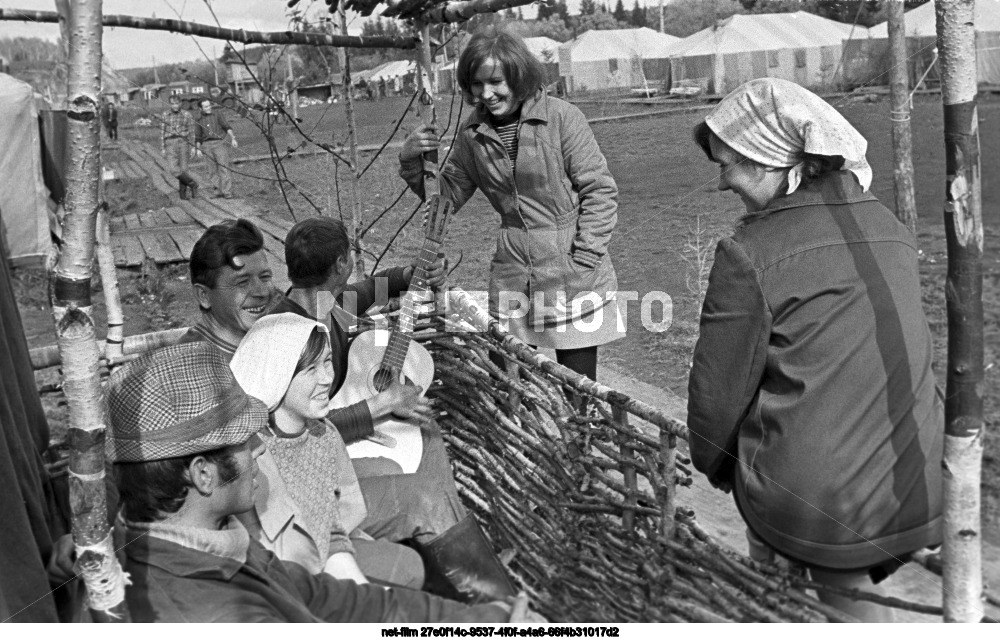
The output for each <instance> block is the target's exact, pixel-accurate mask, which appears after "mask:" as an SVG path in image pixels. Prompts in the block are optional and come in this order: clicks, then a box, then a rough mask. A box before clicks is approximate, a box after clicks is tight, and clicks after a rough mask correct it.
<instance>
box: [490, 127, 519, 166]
mask: <svg viewBox="0 0 1000 641" xmlns="http://www.w3.org/2000/svg"><path fill="white" fill-rule="evenodd" d="M520 124H521V123H520V122H518V121H517V120H515V121H514V122H512V123H508V124H506V125H495V126H494V128H495V129H496V131H497V135H498V136H500V142H502V143H503V148H504V149H506V150H507V158H508V159H510V170H511V171H515V167H516V166H517V130H518V127H519V126H520Z"/></svg>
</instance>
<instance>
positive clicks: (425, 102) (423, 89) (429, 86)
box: [413, 21, 441, 203]
mask: <svg viewBox="0 0 1000 641" xmlns="http://www.w3.org/2000/svg"><path fill="white" fill-rule="evenodd" d="M413 27H414V29H415V30H416V31H417V34H418V36H419V37H418V40H419V42H418V43H417V77H418V80H419V82H420V87H419V88H418V89H417V91H418V92H420V95H419V96H418V98H417V101H418V103H419V104H420V110H421V116H422V117H423V120H424V124H425V125H427V126H429V127H431V128H433V129H435V133H437V130H436V128H437V110H436V109H435V105H434V84H433V82H432V80H431V76H432V74H433V68H434V67H433V64H434V57H433V56H432V55H431V28H430V24H429V23H427V22H420V21H416V22H414V25H413ZM423 180H424V201H425V202H428V203H429V202H431V199H432V198H433V197H434V196H437V195H439V194H440V193H441V188H440V186H439V185H438V152H437V150H434V151H428V152H427V153H425V154H424V178H423Z"/></svg>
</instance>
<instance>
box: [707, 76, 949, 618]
mask: <svg viewBox="0 0 1000 641" xmlns="http://www.w3.org/2000/svg"><path fill="white" fill-rule="evenodd" d="M695 138H696V140H697V142H698V143H699V145H700V146H701V147H702V149H703V150H704V151H705V153H706V154H707V155H708V157H709V159H710V160H712V161H714V162H716V163H718V164H719V165H720V171H721V173H720V178H719V189H720V190H731V191H733V192H735V193H736V194H737V195H739V196H740V197H741V198H742V199H743V202H744V204H745V205H746V209H747V214H746V216H744V217H743V218H742V219H741V220H740V221H739V223H738V225H737V229H736V232H735V233H734V234H733V236H732V237H730V238H726V239H723V240H722V241H720V242H719V246H718V248H717V250H716V256H715V263H714V265H713V267H712V272H711V276H710V278H709V286H708V291H707V296H706V299H705V304H704V308H703V310H702V316H701V326H700V333H699V338H698V343H697V345H696V347H695V354H694V365H693V369H692V371H691V379H690V382H689V389H688V425H689V428H690V432H691V454H692V458H693V461H694V464H695V467H697V468H698V469H699V470H700V471H701V472H703V473H705V474H706V475H707V476H708V477H709V479H710V480H711V482H712V483H713V484H714V485H715V486H716V487H719V488H721V489H724V490H727V491H728V490H730V489H731V490H733V491H734V492H735V498H736V504H737V506H738V507H739V510H740V513H741V514H742V516H743V518H744V520H745V521H746V523H747V526H748V532H747V536H748V539H749V540H750V551H751V556H754V557H755V558H758V559H767V558H769V557H773V554H774V553H778V554H780V555H782V556H785V557H787V558H789V559H791V560H793V561H798V562H799V563H800V564H802V565H804V566H805V567H806V568H808V569H809V571H810V573H811V574H812V576H813V578H814V579H815V580H816V581H818V582H821V583H826V584H829V585H836V586H840V587H849V588H853V587H857V588H861V589H868V590H872V589H873V587H872V584H871V581H874V582H876V583H877V582H878V581H879V580H881V579H882V578H885V576H887V575H888V573H891V572H892V571H893V570H895V569H896V568H898V567H899V566H900V565H901V564H902V563H903V562H905V560H906V559H907V558H908V555H909V554H910V553H911V552H913V551H914V550H917V549H919V548H922V547H925V546H928V545H934V544H937V543H939V542H940V540H941V532H940V531H941V451H942V442H943V424H944V418H943V406H942V404H941V402H940V399H939V396H938V395H937V393H936V389H935V382H934V376H933V373H932V372H931V354H932V349H931V336H930V332H929V330H928V327H927V321H926V319H925V317H924V312H923V309H922V307H921V293H920V280H919V275H918V271H917V247H916V243H915V239H914V238H913V235H912V234H911V233H910V231H909V230H908V229H907V228H906V227H905V226H904V225H902V224H901V223H899V222H898V221H897V220H896V218H895V216H894V215H893V214H892V212H890V211H889V210H888V209H886V208H885V207H883V206H882V205H881V204H880V203H879V202H878V201H877V200H876V199H875V198H874V197H873V196H872V195H871V194H869V193H868V187H869V185H870V183H871V168H870V167H869V166H868V163H867V161H866V160H865V150H866V148H867V142H866V141H865V139H864V138H863V137H862V136H861V135H860V134H859V133H858V132H857V131H856V130H855V129H854V128H853V127H852V126H851V125H850V124H849V123H848V122H847V121H846V120H845V119H844V118H843V116H841V115H840V114H839V113H837V112H836V111H835V110H834V109H833V108H832V107H831V106H830V105H828V104H827V103H826V102H824V101H823V100H821V99H820V98H819V97H818V96H816V95H814V94H812V93H811V92H809V91H807V90H805V89H803V88H801V87H799V86H798V85H795V84H793V83H791V82H787V81H783V80H778V79H773V78H767V79H760V80H754V81H752V82H749V83H747V84H745V85H743V86H742V87H740V88H738V89H737V90H736V91H734V92H733V93H732V94H730V95H729V96H727V97H726V98H725V100H723V102H722V103H720V104H719V106H718V107H717V108H716V109H715V110H714V111H713V112H712V114H711V115H709V116H708V117H707V118H706V119H705V121H704V122H703V123H701V124H700V125H698V127H696V129H695ZM875 589H877V588H875ZM819 596H820V598H821V599H823V600H824V601H826V602H828V603H830V604H832V605H835V606H837V607H839V608H841V609H843V610H845V611H847V612H848V613H849V614H852V615H854V616H856V617H858V618H859V619H862V620H873V621H874V620H887V619H891V616H892V614H891V611H890V610H888V609H887V608H882V607H880V606H875V605H873V604H871V603H867V602H860V601H859V602H854V601H851V600H849V599H845V598H842V597H837V596H836V595H832V594H830V593H825V592H822V591H820V594H819Z"/></svg>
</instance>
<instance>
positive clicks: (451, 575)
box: [271, 218, 514, 600]
mask: <svg viewBox="0 0 1000 641" xmlns="http://www.w3.org/2000/svg"><path fill="white" fill-rule="evenodd" d="M285 262H286V264H287V266H288V277H289V280H291V281H292V287H291V288H290V289H289V290H288V292H287V293H286V295H285V298H284V299H283V300H281V301H280V302H278V304H277V305H276V306H275V307H274V309H272V310H271V313H281V312H292V313H296V314H300V315H302V316H307V317H310V318H313V319H315V320H319V321H320V322H323V323H325V324H328V326H329V329H330V343H331V349H332V352H333V370H334V383H333V387H332V388H331V395H335V394H336V393H337V391H338V390H339V389H340V387H341V386H342V385H343V383H344V377H345V373H346V372H347V370H348V347H349V342H350V341H349V336H348V330H349V328H350V326H351V325H353V324H355V323H357V315H359V314H360V313H364V312H365V311H366V310H368V309H369V308H371V306H372V305H373V304H375V303H381V304H383V305H384V304H385V303H386V302H388V299H389V297H391V296H396V295H399V294H400V293H402V292H404V291H406V289H407V288H408V287H409V285H410V281H411V279H413V275H414V271H419V272H420V273H421V274H422V275H423V279H422V282H421V283H420V284H421V286H436V285H440V284H441V283H443V282H444V279H445V276H446V271H445V261H444V259H443V258H442V257H440V256H439V257H438V258H437V260H435V261H434V262H432V263H430V264H427V263H426V261H425V263H424V264H423V265H422V267H421V268H420V269H419V270H417V269H416V268H415V266H410V267H406V268H402V267H394V268H391V269H387V270H384V271H382V272H379V273H378V274H376V275H374V276H371V277H369V278H367V279H364V280H361V281H359V282H357V283H353V284H350V285H348V284H347V281H348V278H349V276H350V274H351V272H352V271H353V269H354V260H353V258H352V257H351V253H350V241H349V239H348V234H347V229H346V228H345V227H344V225H343V223H341V222H340V221H338V220H335V219H332V218H311V219H307V220H303V221H301V222H299V223H297V224H296V225H295V226H294V227H292V229H291V230H290V231H289V233H288V236H287V238H286V239H285ZM352 312H355V313H352ZM421 392H422V390H421V389H420V388H419V387H417V386H415V385H413V384H410V383H408V382H407V383H403V382H400V381H399V380H393V381H392V382H391V383H390V384H389V385H388V387H387V388H386V389H384V390H383V391H381V392H378V393H377V394H375V395H374V396H372V397H370V398H368V399H366V400H363V401H360V402H358V403H354V404H352V405H349V406H347V407H344V408H339V409H336V410H333V411H332V412H331V413H330V415H329V419H330V420H331V421H332V422H333V423H334V425H336V426H337V429H338V430H339V431H340V433H341V435H342V436H343V438H344V441H345V442H346V443H347V444H348V445H350V444H351V443H353V442H356V441H359V440H360V439H366V438H372V437H375V439H376V440H377V439H378V434H376V430H375V425H376V423H377V422H379V421H380V420H382V419H384V418H388V417H393V418H396V419H400V420H406V421H415V422H417V423H419V424H420V426H421V437H422V441H423V442H422V451H421V452H420V461H419V466H418V467H417V468H416V471H415V472H413V473H403V469H402V468H401V467H400V466H399V465H398V464H397V463H396V462H394V461H393V460H391V459H389V458H386V457H373V458H353V457H352V462H353V463H354V468H355V471H356V472H357V476H358V480H359V483H360V485H361V491H362V494H363V495H364V498H365V502H366V504H367V505H368V508H369V513H374V512H377V513H381V514H384V515H385V516H386V518H385V519H384V523H381V524H380V526H381V527H368V526H366V527H365V531H366V532H368V533H369V534H371V535H372V536H375V537H376V538H385V539H389V540H392V541H394V542H400V541H407V540H408V541H411V542H413V543H414V544H415V548H416V549H417V551H418V552H419V553H420V555H421V557H422V558H423V560H424V565H425V571H426V576H427V578H426V584H425V589H428V590H430V591H433V592H436V593H439V594H442V595H447V596H451V597H453V598H459V599H462V600H480V599H484V598H485V599H486V600H496V599H504V598H506V597H512V596H514V591H513V587H512V586H511V584H510V581H509V579H508V578H507V576H506V574H505V572H504V570H503V567H502V565H501V564H500V563H499V561H498V560H497V558H496V556H495V555H494V553H493V550H492V549H491V548H490V546H489V544H488V542H487V541H486V539H485V538H484V537H483V534H482V532H481V531H480V530H479V526H478V525H477V524H476V522H475V520H474V519H473V517H472V516H471V515H467V513H466V511H465V508H464V507H463V506H462V504H461V502H460V500H459V498H458V492H457V490H456V488H455V481H454V477H453V476H452V473H451V465H450V463H449V461H448V455H447V452H446V451H445V447H444V441H443V439H442V438H441V434H440V431H439V429H438V427H437V425H436V423H435V422H434V421H433V418H432V415H433V411H432V408H431V405H430V403H429V402H428V401H427V400H426V399H425V398H423V396H422V395H421ZM383 444H385V445H386V446H388V447H392V443H391V442H385V441H383ZM373 507H374V508H375V509H373ZM459 586H466V587H468V586H475V588H474V589H472V590H470V591H469V592H465V591H463V590H460V589H459Z"/></svg>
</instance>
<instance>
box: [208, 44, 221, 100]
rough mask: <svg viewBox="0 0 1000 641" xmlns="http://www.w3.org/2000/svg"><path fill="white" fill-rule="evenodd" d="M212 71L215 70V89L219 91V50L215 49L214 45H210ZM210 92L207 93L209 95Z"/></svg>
mask: <svg viewBox="0 0 1000 641" xmlns="http://www.w3.org/2000/svg"><path fill="white" fill-rule="evenodd" d="M212 71H214V72H215V90H216V91H220V90H221V87H219V52H218V49H216V47H214V46H213V47H212ZM211 93H212V92H209V95H211Z"/></svg>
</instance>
